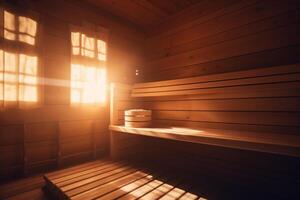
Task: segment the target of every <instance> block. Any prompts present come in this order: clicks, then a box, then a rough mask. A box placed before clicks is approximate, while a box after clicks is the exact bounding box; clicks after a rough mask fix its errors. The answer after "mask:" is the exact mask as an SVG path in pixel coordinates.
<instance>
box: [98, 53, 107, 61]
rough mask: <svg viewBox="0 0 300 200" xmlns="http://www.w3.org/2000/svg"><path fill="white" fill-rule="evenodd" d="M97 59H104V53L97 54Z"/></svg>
mask: <svg viewBox="0 0 300 200" xmlns="http://www.w3.org/2000/svg"><path fill="white" fill-rule="evenodd" d="M98 60H102V61H106V55H104V54H98Z"/></svg>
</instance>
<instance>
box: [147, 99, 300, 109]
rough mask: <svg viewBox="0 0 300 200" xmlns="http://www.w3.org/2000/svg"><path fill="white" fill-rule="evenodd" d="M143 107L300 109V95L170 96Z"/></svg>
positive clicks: (149, 102)
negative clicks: (205, 97) (226, 97)
mask: <svg viewBox="0 0 300 200" xmlns="http://www.w3.org/2000/svg"><path fill="white" fill-rule="evenodd" d="M143 105H144V106H143V108H144V109H150V110H191V111H196V110H197V111H252V112H253V111H291V112H297V111H300V97H274V98H260V97H257V98H255V97H254V98H232V99H213V98H211V99H188V98H185V97H182V98H169V99H168V100H167V99H164V100H159V99H156V100H152V101H151V100H149V101H146V100H145V101H143Z"/></svg>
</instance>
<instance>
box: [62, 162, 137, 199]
mask: <svg viewBox="0 0 300 200" xmlns="http://www.w3.org/2000/svg"><path fill="white" fill-rule="evenodd" d="M134 171H137V170H136V169H132V168H130V167H121V168H117V169H115V170H112V171H110V172H107V173H104V174H101V175H98V176H95V177H92V178H89V179H86V180H84V181H81V182H78V183H74V184H71V185H68V186H65V187H63V188H61V190H62V191H64V192H65V193H66V195H67V196H70V197H71V196H74V195H77V194H80V193H82V192H84V191H88V190H90V189H92V188H94V187H97V186H100V185H103V184H106V183H109V182H111V181H112V180H115V179H118V178H121V177H123V176H126V175H128V174H131V173H132V172H134Z"/></svg>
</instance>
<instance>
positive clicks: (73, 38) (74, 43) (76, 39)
mask: <svg viewBox="0 0 300 200" xmlns="http://www.w3.org/2000/svg"><path fill="white" fill-rule="evenodd" d="M79 36H80V33H76V32H72V33H71V42H72V46H73V47H74V46H76V47H79Z"/></svg>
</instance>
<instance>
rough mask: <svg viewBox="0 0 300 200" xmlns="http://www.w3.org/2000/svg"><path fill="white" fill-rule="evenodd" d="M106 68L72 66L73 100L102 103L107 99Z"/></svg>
mask: <svg viewBox="0 0 300 200" xmlns="http://www.w3.org/2000/svg"><path fill="white" fill-rule="evenodd" d="M105 93H106V70H105V69H104V68H97V67H85V66H81V65H78V64H72V66H71V102H72V103H90V104H93V103H101V102H105V99H106V94H105Z"/></svg>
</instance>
